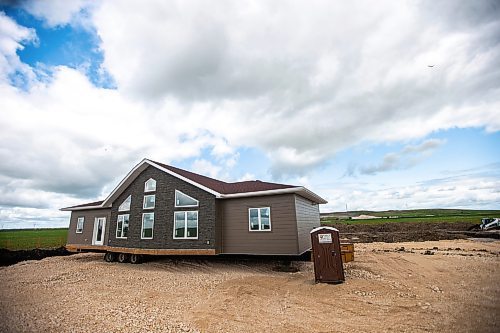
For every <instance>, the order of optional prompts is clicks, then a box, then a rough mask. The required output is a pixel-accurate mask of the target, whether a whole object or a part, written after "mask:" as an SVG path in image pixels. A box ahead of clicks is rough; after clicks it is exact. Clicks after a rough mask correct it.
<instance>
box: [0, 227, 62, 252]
mask: <svg viewBox="0 0 500 333" xmlns="http://www.w3.org/2000/svg"><path fill="white" fill-rule="evenodd" d="M67 235H68V229H36V230H35V229H24V230H1V231H0V248H2V249H9V250H30V249H49V248H58V247H61V246H64V245H66V238H67Z"/></svg>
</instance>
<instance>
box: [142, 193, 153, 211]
mask: <svg viewBox="0 0 500 333" xmlns="http://www.w3.org/2000/svg"><path fill="white" fill-rule="evenodd" d="M142 208H144V209H153V208H155V195H154V194H152V195H145V196H144V204H143V206H142Z"/></svg>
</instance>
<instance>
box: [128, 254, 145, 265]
mask: <svg viewBox="0 0 500 333" xmlns="http://www.w3.org/2000/svg"><path fill="white" fill-rule="evenodd" d="M141 261H142V257H141V255H140V254H131V255H130V263H132V264H140V263H141Z"/></svg>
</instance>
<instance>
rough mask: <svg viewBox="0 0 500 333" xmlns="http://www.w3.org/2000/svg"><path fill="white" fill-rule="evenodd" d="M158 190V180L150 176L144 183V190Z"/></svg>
mask: <svg viewBox="0 0 500 333" xmlns="http://www.w3.org/2000/svg"><path fill="white" fill-rule="evenodd" d="M153 191H156V180H154V179H153V178H149V179H148V180H147V181H146V182H145V183H144V192H153Z"/></svg>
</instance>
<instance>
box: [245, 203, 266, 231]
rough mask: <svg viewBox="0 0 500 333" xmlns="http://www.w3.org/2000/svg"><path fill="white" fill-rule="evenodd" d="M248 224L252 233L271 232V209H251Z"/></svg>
mask: <svg viewBox="0 0 500 333" xmlns="http://www.w3.org/2000/svg"><path fill="white" fill-rule="evenodd" d="M248 220H249V221H248V222H249V230H250V231H270V230H271V208H270V207H262V208H249V209H248Z"/></svg>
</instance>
